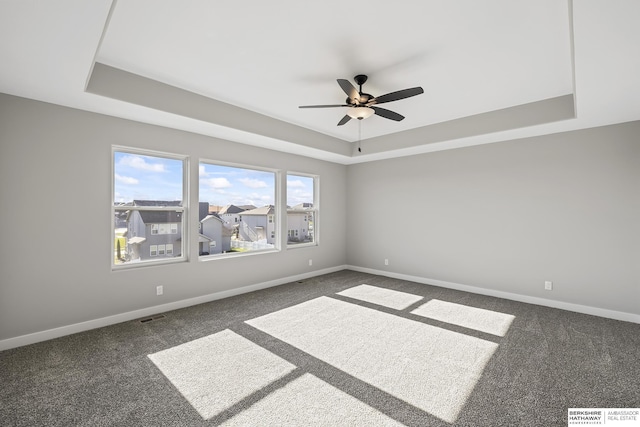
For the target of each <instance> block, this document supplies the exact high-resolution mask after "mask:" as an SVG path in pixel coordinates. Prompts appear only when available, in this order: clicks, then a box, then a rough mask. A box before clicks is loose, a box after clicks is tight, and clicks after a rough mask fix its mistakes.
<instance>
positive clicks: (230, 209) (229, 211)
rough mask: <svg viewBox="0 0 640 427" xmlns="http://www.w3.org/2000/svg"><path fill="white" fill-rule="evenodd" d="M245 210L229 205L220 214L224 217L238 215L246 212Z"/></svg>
mask: <svg viewBox="0 0 640 427" xmlns="http://www.w3.org/2000/svg"><path fill="white" fill-rule="evenodd" d="M245 210H246V209H245V208H241V207H240V206H236V205H227V206H225V207H223V208H222V209H220V212H218V213H219V214H220V215H224V214H236V213H240V212H243V211H245Z"/></svg>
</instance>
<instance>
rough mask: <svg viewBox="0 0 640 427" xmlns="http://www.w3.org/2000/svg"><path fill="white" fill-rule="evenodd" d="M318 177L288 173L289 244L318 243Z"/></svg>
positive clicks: (290, 245)
mask: <svg viewBox="0 0 640 427" xmlns="http://www.w3.org/2000/svg"><path fill="white" fill-rule="evenodd" d="M317 185H318V184H317V177H314V176H310V175H301V174H300V175H298V174H287V230H288V235H287V236H288V237H287V245H288V246H289V247H292V246H297V245H303V244H307V245H309V244H314V245H315V244H317V243H318V238H317V236H318V221H317V218H318V201H317V191H316V188H317Z"/></svg>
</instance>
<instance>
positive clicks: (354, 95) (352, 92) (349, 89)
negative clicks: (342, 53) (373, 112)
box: [338, 79, 360, 100]
mask: <svg viewBox="0 0 640 427" xmlns="http://www.w3.org/2000/svg"><path fill="white" fill-rule="evenodd" d="M338 84H339V85H340V87H341V88H342V90H343V91H344V93H346V94H347V96H348V97H349V98H351V99H353V100H356V99H360V93H359V92H358V91H357V90H356V88H355V87H353V85H352V84H351V82H350V81H349V80H345V79H338Z"/></svg>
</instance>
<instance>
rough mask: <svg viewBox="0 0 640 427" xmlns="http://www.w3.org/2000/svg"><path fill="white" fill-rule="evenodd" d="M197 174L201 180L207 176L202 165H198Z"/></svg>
mask: <svg viewBox="0 0 640 427" xmlns="http://www.w3.org/2000/svg"><path fill="white" fill-rule="evenodd" d="M198 174H199V175H200V178H202V177H203V176H209V174H208V173H207V171H206V170H205V169H204V165H200V166H199V167H198Z"/></svg>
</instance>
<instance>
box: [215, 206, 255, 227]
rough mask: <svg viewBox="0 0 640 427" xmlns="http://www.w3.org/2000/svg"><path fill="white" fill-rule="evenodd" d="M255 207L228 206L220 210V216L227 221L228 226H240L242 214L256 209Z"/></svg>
mask: <svg viewBox="0 0 640 427" xmlns="http://www.w3.org/2000/svg"><path fill="white" fill-rule="evenodd" d="M255 208H256V207H255V206H236V205H227V206H225V207H223V208H222V209H220V211H219V212H218V215H219V216H220V218H222V220H223V221H225V222H226V223H227V224H238V223H240V213H241V212H244V211H247V210H251V209H255Z"/></svg>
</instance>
